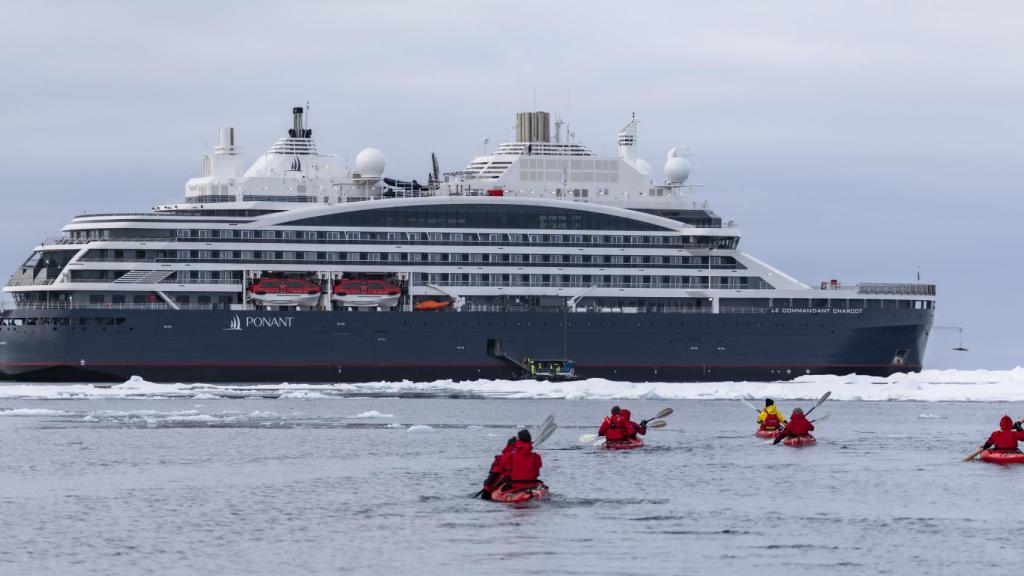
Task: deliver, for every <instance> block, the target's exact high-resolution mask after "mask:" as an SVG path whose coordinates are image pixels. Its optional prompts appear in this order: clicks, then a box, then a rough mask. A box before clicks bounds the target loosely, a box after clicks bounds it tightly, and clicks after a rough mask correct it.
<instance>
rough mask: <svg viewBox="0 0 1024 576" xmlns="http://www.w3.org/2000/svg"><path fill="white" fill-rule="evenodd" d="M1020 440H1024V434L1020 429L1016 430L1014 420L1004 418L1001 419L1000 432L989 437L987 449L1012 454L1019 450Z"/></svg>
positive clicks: (986, 444)
mask: <svg viewBox="0 0 1024 576" xmlns="http://www.w3.org/2000/svg"><path fill="white" fill-rule="evenodd" d="M1018 440H1024V432H1021V431H1020V429H1019V427H1018V429H1017V430H1014V425H1013V419H1012V418H1010V417H1009V416H1003V417H1002V418H1000V419H999V430H998V431H996V432H993V433H992V435H991V436H989V437H988V442H985V448H990V447H991V448H994V449H995V450H1002V451H1006V452H1012V451H1016V450H1017V441H1018Z"/></svg>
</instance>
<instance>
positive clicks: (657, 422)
mask: <svg viewBox="0 0 1024 576" xmlns="http://www.w3.org/2000/svg"><path fill="white" fill-rule="evenodd" d="M665 426H668V422H665V421H664V420H651V421H650V422H648V423H647V427H648V428H664V427H665Z"/></svg>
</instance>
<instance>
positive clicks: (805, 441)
mask: <svg viewBox="0 0 1024 576" xmlns="http://www.w3.org/2000/svg"><path fill="white" fill-rule="evenodd" d="M817 442H818V440H817V439H816V438H815V437H814V436H811V435H810V434H807V435H806V436H786V437H785V438H783V439H782V443H783V444H785V445H786V446H795V447H797V448H799V447H800V446H810V445H811V444H816V443H817Z"/></svg>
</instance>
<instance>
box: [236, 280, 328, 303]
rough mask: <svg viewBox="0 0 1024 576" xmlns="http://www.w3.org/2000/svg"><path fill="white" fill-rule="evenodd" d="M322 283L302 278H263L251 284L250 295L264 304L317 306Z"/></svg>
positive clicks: (257, 301)
mask: <svg viewBox="0 0 1024 576" xmlns="http://www.w3.org/2000/svg"><path fill="white" fill-rule="evenodd" d="M321 292H322V290H321V289H320V285H319V284H317V283H316V282H310V281H309V280H303V279H301V278H263V279H261V280H257V281H256V282H255V283H253V285H252V286H249V297H250V298H252V300H253V301H255V302H256V303H257V304H261V305H264V306H316V304H317V302H319V300H320V293H321Z"/></svg>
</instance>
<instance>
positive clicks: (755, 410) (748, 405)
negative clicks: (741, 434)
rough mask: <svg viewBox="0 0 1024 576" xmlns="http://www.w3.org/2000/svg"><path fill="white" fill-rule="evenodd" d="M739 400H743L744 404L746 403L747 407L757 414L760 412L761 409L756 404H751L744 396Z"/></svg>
mask: <svg viewBox="0 0 1024 576" xmlns="http://www.w3.org/2000/svg"><path fill="white" fill-rule="evenodd" d="M740 402H743V403H744V404H746V405H747V408H750V409H751V410H753V411H754V412H757V413H758V414H760V413H761V410H760V409H759V408H758V407H757V406H754V405H753V404H751V403H750V402H748V401H747V399H746V398H740Z"/></svg>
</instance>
